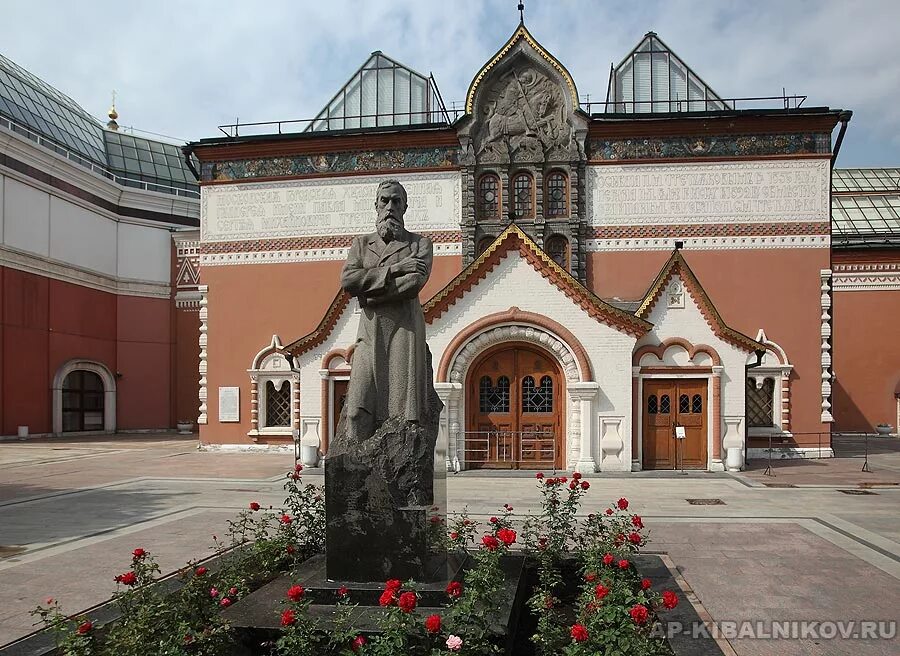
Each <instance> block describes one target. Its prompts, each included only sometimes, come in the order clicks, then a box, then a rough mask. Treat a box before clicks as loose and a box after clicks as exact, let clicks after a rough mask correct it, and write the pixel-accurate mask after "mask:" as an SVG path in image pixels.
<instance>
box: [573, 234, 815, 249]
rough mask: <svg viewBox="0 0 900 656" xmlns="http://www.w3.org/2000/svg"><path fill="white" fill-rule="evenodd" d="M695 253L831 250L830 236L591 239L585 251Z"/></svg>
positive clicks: (587, 242)
mask: <svg viewBox="0 0 900 656" xmlns="http://www.w3.org/2000/svg"><path fill="white" fill-rule="evenodd" d="M676 240H677V241H681V242H684V247H685V248H688V249H691V250H700V251H702V250H707V251H734V250H752V249H770V248H779V249H780V248H830V247H831V237H830V236H829V235H774V236H772V235H751V236H740V237H674V236H673V237H632V238H627V239H588V240H587V241H586V242H585V250H587V251H588V252H589V253H590V252H600V251H603V252H606V251H671V250H672V249H673V248H675V241H676Z"/></svg>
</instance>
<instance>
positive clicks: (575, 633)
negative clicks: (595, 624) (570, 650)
mask: <svg viewBox="0 0 900 656" xmlns="http://www.w3.org/2000/svg"><path fill="white" fill-rule="evenodd" d="M569 634H570V635H571V636H572V640H574V641H575V642H584V641H585V640H587V639H588V632H587V629H586V628H584V627H583V626H582V625H581V624H574V625H573V626H572V630H571V631H569Z"/></svg>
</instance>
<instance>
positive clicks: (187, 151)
mask: <svg viewBox="0 0 900 656" xmlns="http://www.w3.org/2000/svg"><path fill="white" fill-rule="evenodd" d="M842 134H843V133H842ZM838 143H840V138H838ZM181 153H182V154H183V155H184V163H185V164H187V167H188V168H189V169H190V170H191V173H193V174H194V178H195V179H196V180H197V182H199V181H200V174H199V173H197V169H195V168H194V163H193V162H192V161H191V155H193V154H194V147H193V146H192V145H190V144H186V145H184V146H182V147H181ZM836 154H837V153H835V155H836ZM832 162H833V160H832Z"/></svg>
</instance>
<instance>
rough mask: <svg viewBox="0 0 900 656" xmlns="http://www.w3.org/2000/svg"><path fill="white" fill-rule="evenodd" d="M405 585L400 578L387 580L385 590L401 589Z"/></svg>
mask: <svg viewBox="0 0 900 656" xmlns="http://www.w3.org/2000/svg"><path fill="white" fill-rule="evenodd" d="M402 587H403V582H402V581H401V580H400V579H390V580H389V581H387V582H385V584H384V589H385V590H395V591H396V590H399V589H400V588H402Z"/></svg>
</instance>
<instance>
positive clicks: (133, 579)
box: [115, 572, 137, 585]
mask: <svg viewBox="0 0 900 656" xmlns="http://www.w3.org/2000/svg"><path fill="white" fill-rule="evenodd" d="M115 580H116V583H121V584H122V585H134V584H135V583H137V574H135V573H134V572H125V573H124V574H119V575H118V576H117V577H116V579H115Z"/></svg>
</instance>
